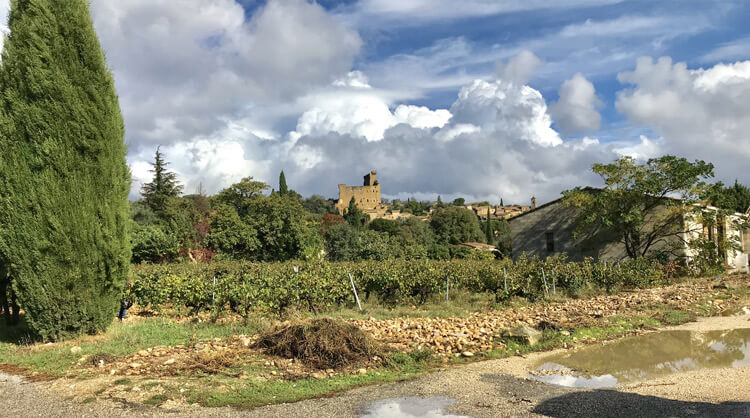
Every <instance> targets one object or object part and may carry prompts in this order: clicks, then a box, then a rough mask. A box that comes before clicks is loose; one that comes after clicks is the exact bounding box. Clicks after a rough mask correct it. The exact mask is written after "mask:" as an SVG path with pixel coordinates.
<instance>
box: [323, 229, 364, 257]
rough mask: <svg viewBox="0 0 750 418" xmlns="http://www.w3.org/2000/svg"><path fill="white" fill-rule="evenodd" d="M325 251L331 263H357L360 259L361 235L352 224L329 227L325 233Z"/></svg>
mask: <svg viewBox="0 0 750 418" xmlns="http://www.w3.org/2000/svg"><path fill="white" fill-rule="evenodd" d="M325 249H326V253H327V254H328V259H329V260H331V261H356V260H358V259H359V253H360V251H359V250H360V248H359V234H358V233H357V230H356V229H354V228H353V227H352V226H351V225H350V224H348V223H343V224H337V225H333V226H331V227H329V228H328V229H327V230H326V232H325Z"/></svg>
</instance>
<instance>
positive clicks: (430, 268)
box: [125, 257, 671, 317]
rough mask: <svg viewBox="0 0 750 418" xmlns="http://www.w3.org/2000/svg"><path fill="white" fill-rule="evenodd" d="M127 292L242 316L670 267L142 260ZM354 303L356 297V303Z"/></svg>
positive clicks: (503, 290) (578, 286) (503, 293)
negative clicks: (160, 262)
mask: <svg viewBox="0 0 750 418" xmlns="http://www.w3.org/2000/svg"><path fill="white" fill-rule="evenodd" d="M132 276H133V277H132V279H131V281H130V283H129V285H128V287H127V290H126V295H125V298H126V299H128V300H129V301H132V302H135V303H137V304H139V305H140V306H142V307H148V306H150V307H151V308H152V309H156V310H160V309H164V308H170V309H173V310H175V311H176V312H178V313H181V314H190V315H196V314H198V313H200V312H201V311H206V310H210V311H212V312H213V313H214V314H220V313H222V312H224V311H226V310H230V309H231V310H232V311H234V312H235V313H238V314H240V315H242V316H245V317H247V316H249V315H251V314H265V315H273V316H277V317H282V316H283V315H284V313H285V312H286V311H287V310H288V309H290V308H293V309H297V310H305V311H310V312H313V313H318V312H321V311H326V310H329V309H332V308H335V307H341V306H352V305H355V303H356V302H355V296H354V291H353V286H352V285H354V286H355V287H356V289H357V291H358V295H359V297H360V298H363V299H368V298H370V297H372V296H375V297H376V298H377V300H378V301H379V302H380V303H382V304H384V305H388V306H393V305H398V304H408V305H419V304H423V303H425V302H427V301H428V300H430V299H431V298H437V297H440V298H445V297H446V292H448V293H450V292H452V291H455V290H462V291H468V292H475V293H489V294H491V295H493V296H494V300H495V301H496V302H502V301H505V300H507V299H509V298H511V297H514V296H518V297H523V298H526V299H529V300H538V299H543V298H549V297H557V296H573V297H575V296H577V295H579V294H581V293H583V292H587V293H590V292H592V291H593V292H613V291H617V290H620V289H626V288H643V287H651V286H658V285H663V284H665V283H666V282H667V281H668V280H669V279H670V276H671V274H670V272H669V270H668V269H667V268H665V266H663V265H661V264H659V263H657V262H655V261H650V260H645V259H642V260H633V261H623V262H620V263H615V264H607V263H603V262H595V261H593V260H585V261H582V262H568V261H567V260H566V259H565V258H564V257H550V258H547V259H544V260H541V259H538V258H529V259H527V258H524V257H522V258H520V259H519V260H517V261H516V262H513V261H511V260H501V261H496V260H462V261H434V260H413V261H388V262H376V261H367V262H357V263H346V262H341V263H332V262H286V263H250V262H214V263H210V264H165V265H139V266H135V267H134V268H133V273H132ZM355 306H356V305H355Z"/></svg>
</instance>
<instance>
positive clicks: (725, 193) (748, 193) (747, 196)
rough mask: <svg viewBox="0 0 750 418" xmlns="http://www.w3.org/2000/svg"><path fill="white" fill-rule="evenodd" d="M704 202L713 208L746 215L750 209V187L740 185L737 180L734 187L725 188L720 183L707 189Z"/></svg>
mask: <svg viewBox="0 0 750 418" xmlns="http://www.w3.org/2000/svg"><path fill="white" fill-rule="evenodd" d="M703 198H704V200H706V201H707V202H709V203H710V204H711V205H713V206H717V207H719V208H721V209H725V210H730V211H732V212H737V213H745V212H747V210H748V209H750V187H747V186H745V185H744V184H740V182H738V181H737V180H735V181H734V185H732V186H728V187H725V186H724V184H723V183H721V182H718V183H715V184H712V185H711V186H710V187H709V188H707V190H706V192H705V194H704V196H703Z"/></svg>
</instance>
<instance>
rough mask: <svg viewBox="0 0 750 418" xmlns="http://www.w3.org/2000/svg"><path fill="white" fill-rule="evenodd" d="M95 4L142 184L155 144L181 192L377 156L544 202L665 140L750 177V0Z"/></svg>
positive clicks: (318, 182) (382, 165) (347, 171)
mask: <svg viewBox="0 0 750 418" xmlns="http://www.w3.org/2000/svg"><path fill="white" fill-rule="evenodd" d="M7 8H8V0H0V10H3V11H4V13H5V17H7ZM91 12H92V17H93V21H94V26H95V28H96V31H97V34H98V35H99V38H100V41H101V44H102V48H103V49H104V51H105V53H106V55H107V61H108V65H109V66H110V68H111V69H112V71H113V73H114V76H115V84H116V88H117V91H118V94H119V96H120V103H121V107H122V111H123V116H124V119H125V126H126V138H125V139H126V142H127V144H128V150H129V151H128V162H129V164H130V166H131V170H132V173H133V188H132V192H131V198H137V197H138V196H139V191H140V187H141V184H142V183H143V182H147V181H149V180H150V173H149V169H150V162H151V161H153V156H154V152H155V151H156V149H157V147H161V150H162V152H163V153H164V154H165V156H166V159H167V160H168V161H169V162H170V163H171V165H170V168H171V169H172V170H174V171H175V172H176V173H177V174H178V178H179V180H180V181H181V182H182V183H184V185H185V192H186V193H193V192H195V191H197V190H198V188H199V187H202V189H203V190H206V191H207V192H209V193H214V192H217V191H218V190H220V189H222V188H224V187H227V186H229V185H231V184H233V183H236V182H238V181H239V180H240V179H242V178H243V177H249V176H252V177H254V178H255V179H258V180H263V181H266V182H267V183H269V184H270V185H271V187H278V184H277V182H278V175H279V172H280V171H281V170H284V172H285V174H286V178H287V182H288V184H289V186H290V188H292V189H295V190H296V191H298V192H299V193H301V194H303V195H305V196H307V195H310V194H313V193H316V194H321V195H323V196H325V197H333V198H335V197H337V185H338V184H339V183H346V184H349V185H359V184H360V183H361V182H362V176H363V175H364V174H365V173H367V172H369V171H370V170H378V178H379V180H380V181H381V185H382V186H381V187H382V190H383V195H384V197H386V198H401V199H406V198H408V197H414V198H417V199H420V200H422V199H425V200H427V199H429V200H434V199H436V198H437V196H438V195H440V196H441V198H442V200H443V201H448V200H451V199H453V198H456V197H463V198H465V199H467V200H469V201H476V200H490V201H492V202H496V203H497V202H499V201H500V199H501V198H502V199H503V201H504V202H505V203H506V204H508V203H523V204H526V203H528V202H529V199H530V198H531V197H532V196H536V197H537V199H538V200H539V202H540V203H543V202H545V201H548V200H551V199H554V198H557V197H558V196H559V195H560V192H561V191H562V190H566V189H570V188H573V187H576V186H587V185H593V186H596V185H599V184H601V179H600V178H598V177H597V176H596V175H594V174H593V173H592V172H591V170H590V167H591V165H592V164H594V163H597V162H610V161H613V160H615V159H617V158H619V157H621V156H623V155H629V156H633V157H636V158H638V159H641V160H645V159H648V158H651V157H656V156H661V155H665V154H671V155H678V156H683V157H686V158H688V159H690V160H695V159H701V160H705V161H708V162H712V163H713V164H714V165H715V166H716V168H715V172H716V180H721V181H724V182H728V183H731V182H733V181H734V180H735V179H737V180H739V181H740V182H744V183H746V184H748V183H750V170H748V168H747V167H748V166H749V162H750V29H749V28H750V26H748V25H747V23H746V22H748V21H750V2H747V1H731V0H720V1H710V0H700V1H693V0H674V1H672V0H663V1H658V2H654V1H650V0H649V1H645V0H644V1H618V0H566V1H564V2H561V1H547V0H544V1H542V0H463V1H461V2H456V1H454V0H342V1H335V0H319V1H317V2H312V1H307V0H268V1H260V0H258V1H256V0H117V1H115V0H92V1H91ZM2 17H4V16H3V15H2V13H0V18H2ZM5 20H7V19H6V18H3V21H5ZM2 29H3V30H4V32H6V33H7V27H4V28H2Z"/></svg>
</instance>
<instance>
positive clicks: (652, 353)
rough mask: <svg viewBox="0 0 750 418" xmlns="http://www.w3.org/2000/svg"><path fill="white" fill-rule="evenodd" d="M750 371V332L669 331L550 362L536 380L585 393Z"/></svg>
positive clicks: (539, 370) (535, 374) (541, 366)
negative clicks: (702, 373)
mask: <svg viewBox="0 0 750 418" xmlns="http://www.w3.org/2000/svg"><path fill="white" fill-rule="evenodd" d="M746 366H750V328H743V329H735V330H728V331H708V332H698V331H663V332H658V333H653V334H646V335H641V336H637V337H630V338H626V339H623V340H620V341H617V342H614V343H611V344H606V345H602V346H596V347H588V348H583V349H581V350H578V351H572V352H568V353H562V354H559V355H556V356H553V357H547V358H546V359H545V362H544V363H542V364H539V365H538V366H537V368H536V370H535V371H534V372H532V373H531V377H532V378H534V379H537V380H540V381H543V382H547V383H552V384H556V385H561V386H568V387H579V388H602V387H613V386H615V385H617V384H618V383H628V382H633V381H638V380H646V379H652V378H656V377H662V376H666V375H669V374H671V373H676V372H686V371H691V370H699V369H705V368H717V367H746Z"/></svg>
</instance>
